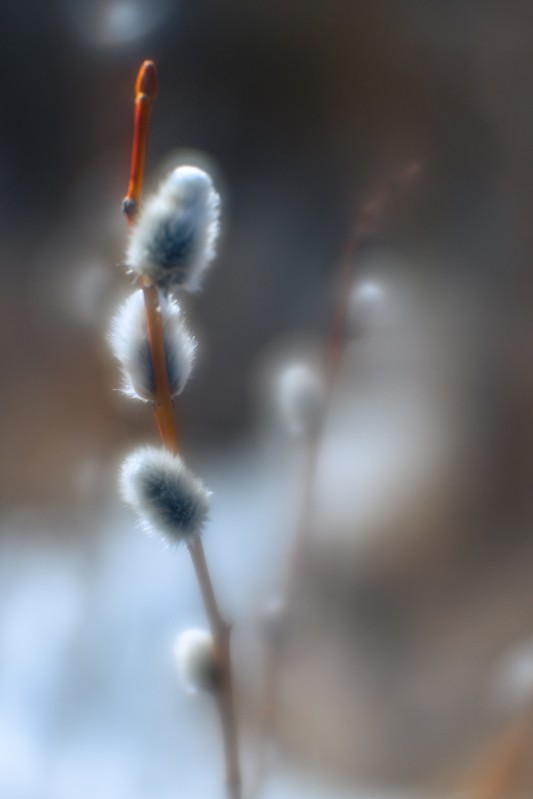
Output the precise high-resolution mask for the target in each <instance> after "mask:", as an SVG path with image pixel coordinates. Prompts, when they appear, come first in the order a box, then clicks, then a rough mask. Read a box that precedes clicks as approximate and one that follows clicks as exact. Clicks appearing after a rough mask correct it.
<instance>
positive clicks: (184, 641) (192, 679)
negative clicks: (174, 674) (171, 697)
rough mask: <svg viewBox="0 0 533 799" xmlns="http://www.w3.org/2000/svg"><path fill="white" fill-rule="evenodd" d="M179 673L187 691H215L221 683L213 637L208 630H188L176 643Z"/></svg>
mask: <svg viewBox="0 0 533 799" xmlns="http://www.w3.org/2000/svg"><path fill="white" fill-rule="evenodd" d="M174 658H175V661H176V665H177V668H178V674H179V676H180V679H181V681H182V683H183V686H184V688H185V690H186V691H188V692H189V693H197V692H198V691H207V692H208V693H214V692H215V691H216V690H217V688H218V684H219V671H218V666H217V662H216V658H215V651H214V647H213V639H212V638H211V635H210V633H208V632H207V630H186V631H185V632H183V633H181V635H180V636H178V638H177V640H176V643H175V644H174Z"/></svg>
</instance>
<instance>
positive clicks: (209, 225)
mask: <svg viewBox="0 0 533 799" xmlns="http://www.w3.org/2000/svg"><path fill="white" fill-rule="evenodd" d="M219 209H220V197H219V195H218V193H217V192H216V190H215V187H214V186H213V181H212V180H211V178H210V176H209V175H208V174H207V172H204V171H203V170H202V169H198V168H197V167H193V166H181V167H178V168H177V169H174V171H173V172H171V173H170V175H169V176H168V177H167V178H166V180H164V181H163V183H162V184H161V185H160V187H159V190H158V191H157V192H156V194H154V195H153V196H152V197H151V198H150V199H149V200H148V201H147V202H146V204H145V205H144V206H143V207H142V208H141V210H140V213H139V216H138V220H137V222H136V224H135V226H134V228H133V229H132V232H131V238H130V242H129V247H128V251H127V255H126V263H127V265H128V267H129V268H130V270H131V271H132V272H134V273H135V274H136V275H139V276H141V275H142V276H144V277H147V278H149V280H151V281H152V283H155V285H156V286H159V288H162V289H166V290H170V291H172V290H174V289H176V288H184V289H187V290H189V291H196V290H197V289H198V288H199V287H200V285H201V281H202V277H203V274H204V272H205V269H206V267H207V266H208V264H209V262H210V261H211V260H212V259H213V257H214V255H215V244H216V239H217V236H218V230H219Z"/></svg>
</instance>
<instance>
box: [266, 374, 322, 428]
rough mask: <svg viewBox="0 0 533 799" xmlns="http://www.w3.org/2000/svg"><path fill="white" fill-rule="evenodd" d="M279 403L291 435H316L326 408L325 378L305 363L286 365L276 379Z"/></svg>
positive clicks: (282, 417) (281, 414)
mask: <svg viewBox="0 0 533 799" xmlns="http://www.w3.org/2000/svg"><path fill="white" fill-rule="evenodd" d="M276 401H277V407H278V410H279V414H280V417H281V420H282V422H283V423H284V425H285V426H286V428H287V430H288V432H289V433H290V434H291V435H293V436H296V437H300V436H303V435H310V434H312V433H313V432H314V431H315V430H316V428H317V426H318V424H319V422H320V417H321V415H322V410H323V407H324V401H325V386H324V380H323V377H322V375H321V374H320V372H319V371H318V369H316V368H314V367H313V366H311V365H310V364H308V363H306V362H305V361H293V362H291V363H288V364H285V365H284V367H283V368H282V369H281V370H280V372H279V373H278V375H277V379H276Z"/></svg>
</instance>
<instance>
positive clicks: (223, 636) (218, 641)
mask: <svg viewBox="0 0 533 799" xmlns="http://www.w3.org/2000/svg"><path fill="white" fill-rule="evenodd" d="M156 91H157V76H156V70H155V65H154V63H153V62H152V61H145V62H144V63H143V65H142V66H141V68H140V70H139V74H138V77H137V81H136V85H135V115H134V134H133V146H132V162H131V171H130V182H129V186H128V193H127V195H126V198H125V199H124V202H123V210H124V214H125V215H126V218H127V220H128V224H130V225H131V224H132V223H133V221H134V220H135V217H136V215H137V212H138V209H139V204H140V200H141V195H142V184H143V172H144V161H145V156H146V147H147V143H148V129H149V120H150V114H151V107H152V103H153V100H154V98H155V95H156ZM142 290H143V293H144V302H145V309H146V319H147V329H148V341H149V345H150V354H151V358H152V365H153V373H154V384H155V401H154V412H155V418H156V423H157V427H158V430H159V435H160V437H161V441H162V443H163V445H164V446H165V447H166V448H167V449H169V450H170V451H171V452H173V453H175V454H177V453H178V452H179V450H180V446H179V439H178V431H177V426H176V421H175V417H174V408H173V404H172V397H171V392H170V387H169V380H168V372H167V364H166V355H165V343H164V336H163V325H162V319H161V311H160V306H159V293H158V289H157V287H156V286H154V285H152V284H150V283H149V282H148V281H146V280H143V282H142ZM188 550H189V554H190V556H191V560H192V563H193V566H194V570H195V573H196V577H197V580H198V584H199V587H200V592H201V595H202V600H203V603H204V606H205V611H206V615H207V618H208V622H209V626H210V629H211V634H212V636H213V643H214V649H215V657H216V660H217V664H218V668H219V677H220V679H219V685H218V690H217V693H216V703H217V709H218V713H219V717H220V723H221V729H222V738H223V744H224V755H225V763H226V788H227V794H228V797H229V799H241V776H240V767H239V752H238V740H237V723H236V717H235V710H234V691H233V677H232V669H231V656H230V637H231V626H230V625H229V624H228V622H227V621H226V620H225V619H224V617H223V616H222V613H221V612H220V609H219V605H218V602H217V599H216V595H215V591H214V588H213V583H212V580H211V575H210V572H209V568H208V565H207V561H206V557H205V551H204V548H203V544H202V539H201V538H200V537H199V536H195V537H194V538H193V539H192V540H191V541H190V542H189V544H188Z"/></svg>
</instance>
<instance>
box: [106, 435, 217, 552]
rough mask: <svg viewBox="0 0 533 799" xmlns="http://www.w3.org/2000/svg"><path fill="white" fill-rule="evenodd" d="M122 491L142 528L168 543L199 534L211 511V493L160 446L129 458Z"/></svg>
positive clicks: (126, 463) (140, 449)
mask: <svg viewBox="0 0 533 799" xmlns="http://www.w3.org/2000/svg"><path fill="white" fill-rule="evenodd" d="M120 490H121V493H122V497H123V499H124V501H125V502H126V503H127V504H128V505H130V506H131V507H132V508H133V509H134V510H135V511H136V512H137V513H138V515H139V518H140V521H141V524H142V526H143V528H144V529H145V530H146V531H147V532H149V533H157V534H159V535H160V536H161V537H162V538H163V540H164V541H166V542H167V543H168V544H171V543H180V542H182V541H187V540H189V539H191V538H192V537H193V536H195V535H198V534H199V533H200V532H201V528H202V526H203V524H204V522H205V520H206V518H207V514H208V511H209V496H210V492H209V491H208V490H207V489H206V487H205V486H204V484H203V483H202V482H201V481H200V480H199V479H198V478H197V477H196V476H195V475H194V474H193V473H192V472H191V471H190V470H189V469H188V468H187V467H186V466H185V464H184V463H183V461H182V459H181V458H180V457H179V455H173V454H172V453H171V452H169V451H168V450H166V449H160V448H158V447H140V448H139V449H137V450H135V451H134V452H132V453H131V455H129V456H128V457H127V458H126V460H125V462H124V464H123V466H122V469H121V472H120Z"/></svg>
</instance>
